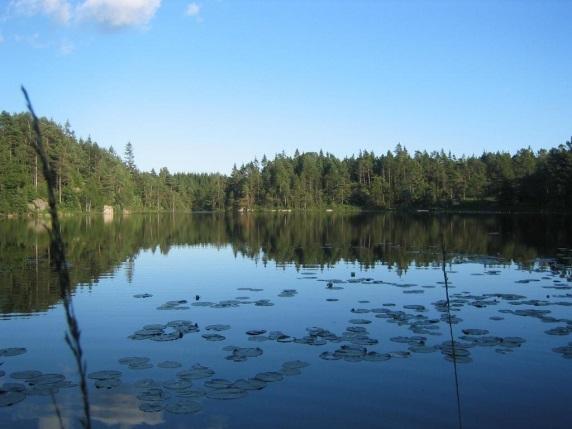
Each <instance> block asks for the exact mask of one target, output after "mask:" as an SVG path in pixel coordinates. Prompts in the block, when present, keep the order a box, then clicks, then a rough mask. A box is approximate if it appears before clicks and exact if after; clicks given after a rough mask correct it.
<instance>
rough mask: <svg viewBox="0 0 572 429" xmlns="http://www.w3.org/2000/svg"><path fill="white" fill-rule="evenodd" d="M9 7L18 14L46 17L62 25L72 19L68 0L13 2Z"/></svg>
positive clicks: (25, 0) (14, 0)
mask: <svg viewBox="0 0 572 429" xmlns="http://www.w3.org/2000/svg"><path fill="white" fill-rule="evenodd" d="M9 6H10V9H11V10H13V11H14V12H16V13H17V14H22V15H28V16H31V15H46V16H49V17H50V18H52V19H55V20H56V21H58V22H61V23H67V22H69V20H70V18H71V6H70V4H69V2H68V0H12V1H11V2H10V5H9Z"/></svg>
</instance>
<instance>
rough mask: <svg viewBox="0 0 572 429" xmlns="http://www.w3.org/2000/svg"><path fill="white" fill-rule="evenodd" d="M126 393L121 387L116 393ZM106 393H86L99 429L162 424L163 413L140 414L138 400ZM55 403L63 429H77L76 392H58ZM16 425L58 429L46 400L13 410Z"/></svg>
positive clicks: (79, 405) (33, 399)
mask: <svg viewBox="0 0 572 429" xmlns="http://www.w3.org/2000/svg"><path fill="white" fill-rule="evenodd" d="M122 388H123V389H126V387H125V386H122V387H120V388H119V389H122ZM119 389H117V390H116V391H110V390H97V391H90V397H89V402H90V403H91V418H92V420H93V421H94V422H98V423H100V425H102V426H114V427H120V428H121V429H130V428H133V427H136V426H140V425H146V426H156V425H161V424H164V420H163V413H144V412H143V411H141V410H139V400H138V399H137V397H136V396H135V394H134V393H130V392H126V391H120V390H119ZM56 403H57V405H58V407H59V409H60V412H61V413H62V420H63V422H64V427H65V428H66V429H68V428H81V427H82V426H81V423H80V418H81V417H83V412H82V410H83V408H82V406H83V405H82V402H81V398H80V395H79V390H78V389H68V390H65V391H64V390H60V392H59V393H58V394H57V395H56ZM13 411H14V414H13V418H14V419H15V420H16V421H20V422H23V421H26V420H28V421H30V420H34V419H38V429H61V427H60V423H59V420H58V418H57V416H56V412H55V410H54V406H53V404H52V401H51V400H50V398H49V397H28V398H26V400H25V401H23V402H21V403H20V404H18V407H17V408H16V407H14V409H13Z"/></svg>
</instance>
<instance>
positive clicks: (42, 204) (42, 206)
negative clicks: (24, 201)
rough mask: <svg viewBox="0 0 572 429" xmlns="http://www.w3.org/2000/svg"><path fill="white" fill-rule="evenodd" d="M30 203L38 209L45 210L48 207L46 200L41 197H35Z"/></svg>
mask: <svg viewBox="0 0 572 429" xmlns="http://www.w3.org/2000/svg"><path fill="white" fill-rule="evenodd" d="M32 204H34V207H35V208H36V210H38V211H44V210H47V209H48V207H49V205H48V202H47V201H46V200H43V199H41V198H36V199H35V200H34V201H32Z"/></svg>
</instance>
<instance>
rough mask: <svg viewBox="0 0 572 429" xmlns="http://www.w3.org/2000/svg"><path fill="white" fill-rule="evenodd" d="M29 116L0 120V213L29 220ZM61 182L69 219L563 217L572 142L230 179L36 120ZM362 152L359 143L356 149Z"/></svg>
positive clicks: (403, 153)
mask: <svg viewBox="0 0 572 429" xmlns="http://www.w3.org/2000/svg"><path fill="white" fill-rule="evenodd" d="M30 119H31V118H30V116H29V115H28V114H27V113H18V114H10V113H7V112H2V113H1V114H0V195H1V198H0V213H1V214H17V213H25V212H28V211H30V210H31V205H30V204H31V202H32V201H34V200H35V199H38V198H42V199H45V194H46V191H45V184H44V181H43V178H42V174H41V168H40V166H39V160H38V159H37V157H36V154H35V152H34V150H33V147H32V138H33V135H32V130H31V121H30ZM41 129H42V134H43V137H44V142H45V144H46V145H47V148H48V155H49V158H50V160H51V162H52V166H53V168H54V170H55V171H56V173H57V198H58V200H59V204H60V207H61V208H62V209H63V210H64V211H68V212H75V211H77V212H80V211H81V212H91V211H101V210H102V208H103V206H104V205H109V206H113V207H114V208H115V209H117V210H129V211H134V212H154V211H191V210H195V211H219V210H241V211H244V210H255V209H302V210H311V209H340V208H352V209H368V210H384V209H429V210H430V209H450V210H502V211H518V210H532V211H569V210H570V208H571V207H572V138H571V139H570V141H567V142H566V143H565V144H560V145H558V146H556V147H553V148H550V149H542V150H539V151H538V152H534V151H532V150H531V149H530V148H523V149H520V150H519V151H518V152H516V153H515V154H511V153H508V152H503V151H499V152H485V153H482V154H481V155H470V156H461V157H459V156H456V155H454V154H451V152H444V151H443V150H442V151H440V152H431V153H428V152H426V151H423V152H421V151H416V152H414V153H410V152H408V151H407V149H406V148H405V147H404V146H402V145H400V144H397V146H396V147H395V148H394V150H392V151H389V150H388V151H386V152H385V153H380V154H376V153H374V152H373V151H366V150H363V151H360V152H359V153H358V154H357V156H356V155H352V156H350V157H346V158H344V159H339V158H337V157H336V156H334V155H332V154H330V153H327V152H322V151H320V152H319V153H316V152H306V153H300V152H298V151H296V152H295V153H294V154H293V155H287V154H285V153H280V154H277V155H275V156H274V158H273V159H269V158H267V157H266V156H263V157H262V159H261V160H257V159H255V160H253V161H251V162H249V163H247V164H244V165H241V166H240V167H237V166H235V167H234V168H233V169H232V172H231V173H230V175H225V174H220V173H180V172H177V173H171V172H169V170H168V169H167V168H166V167H163V168H161V169H160V170H159V172H156V171H155V170H151V171H140V170H139V169H138V168H137V165H136V163H135V149H134V146H133V145H132V144H131V143H129V142H128V143H127V144H126V146H125V148H123V149H122V150H121V152H120V153H118V152H116V150H115V149H114V148H112V147H109V148H105V147H104V146H102V145H99V144H98V143H96V142H94V141H92V139H91V138H87V139H82V138H78V137H77V136H76V135H75V133H74V131H73V130H72V129H71V126H70V124H69V123H66V124H64V125H61V124H58V123H56V122H54V121H53V120H49V119H47V118H42V119H41ZM358 144H359V143H356V145H358Z"/></svg>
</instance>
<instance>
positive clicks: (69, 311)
mask: <svg viewBox="0 0 572 429" xmlns="http://www.w3.org/2000/svg"><path fill="white" fill-rule="evenodd" d="M22 92H23V94H24V97H25V98H26V104H27V107H28V110H29V111H30V114H31V115H32V126H33V130H34V134H35V140H34V149H35V151H36V153H37V154H38V157H39V158H40V161H41V163H42V173H43V175H44V178H45V180H46V185H47V190H48V203H49V207H50V216H51V219H52V229H51V231H49V234H50V244H51V247H52V255H53V260H54V265H55V271H56V273H57V275H58V279H59V284H60V297H61V299H62V302H63V305H64V310H65V315H66V322H67V325H68V332H66V336H65V340H66V343H67V344H68V346H69V347H70V349H71V351H72V353H73V356H74V359H75V361H76V365H77V369H78V373H79V378H80V390H81V396H82V401H83V412H84V416H83V418H82V420H81V423H82V425H83V427H84V428H85V429H91V416H90V407H89V396H88V390H87V380H86V372H87V369H86V362H85V360H84V358H83V351H82V348H81V342H80V336H81V331H80V329H79V324H78V321H77V317H76V315H75V311H74V308H73V302H72V296H71V282H70V275H69V271H68V267H67V264H66V256H65V245H64V240H63V238H62V233H61V227H60V221H59V218H58V207H57V202H56V192H55V190H56V175H55V174H54V171H53V170H52V168H51V166H50V162H49V159H48V156H47V154H46V151H45V149H44V144H43V142H42V133H41V131H40V122H39V120H38V117H37V116H36V113H35V112H34V108H33V107H32V103H31V101H30V97H29V96H28V92H27V91H26V88H24V87H23V86H22Z"/></svg>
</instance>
